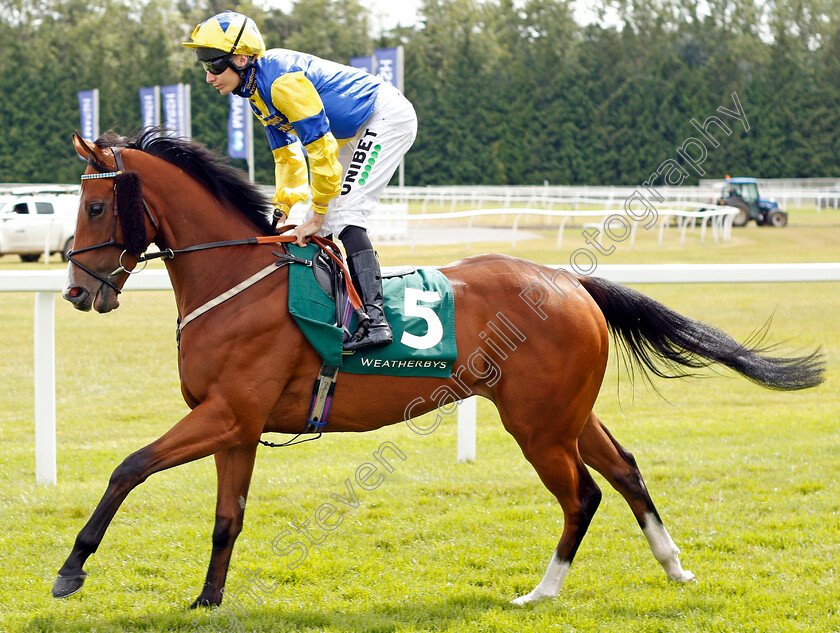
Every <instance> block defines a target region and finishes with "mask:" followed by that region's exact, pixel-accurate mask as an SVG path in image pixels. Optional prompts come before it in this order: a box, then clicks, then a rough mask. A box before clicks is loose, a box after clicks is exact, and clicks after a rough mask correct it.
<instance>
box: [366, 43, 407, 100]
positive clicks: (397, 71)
mask: <svg viewBox="0 0 840 633" xmlns="http://www.w3.org/2000/svg"><path fill="white" fill-rule="evenodd" d="M373 53H374V56H375V57H376V74H377V75H379V76H380V77H381V78H382V81H384V82H385V83H389V84H391V85H392V86H394V87H396V88H399V89H400V90H402V89H403V87H402V47H401V46H397V47H396V48H377V49H376V50H375V51H374V52H373Z"/></svg>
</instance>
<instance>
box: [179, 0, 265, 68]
mask: <svg viewBox="0 0 840 633" xmlns="http://www.w3.org/2000/svg"><path fill="white" fill-rule="evenodd" d="M183 45H184V46H186V47H187V48H192V49H194V50H195V57H196V59H197V60H198V61H199V62H200V63H201V65H202V66H203V67H204V69H205V70H206V71H207V72H209V73H211V74H214V75H218V74H220V73H223V72H224V71H225V70H226V69H228V68H232V69H233V70H234V71H235V72H236V73H237V74H238V75H239V76H240V78H241V79H242V81H243V82H244V81H245V79H246V77H247V75H248V71H249V70H250V69H251V67H252V66H253V65H254V61H253V60H254V59H256V58H258V57H260V56H262V54H263V53H265V42H264V41H263V38H262V35H261V34H260V30H259V29H258V28H257V25H256V24H255V23H254V21H253V20H252V19H251V18H249V17H248V16H245V15H242V14H241V13H236V12H235V11H224V12H223V13H218V14H216V15H214V16H213V17H212V18H210V19H208V20H205V21H204V22H202V23H201V24H199V25H198V26H197V27H195V29H193V32H192V35H191V36H190V41H189V42H183ZM232 55H248V56H249V57H250V58H251V59H249V61H248V63H247V64H246V65H245V66H244V67H242V68H240V67H238V66H236V65H235V64H234V63H233V61H232V60H231V56H232Z"/></svg>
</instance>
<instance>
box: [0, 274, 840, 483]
mask: <svg viewBox="0 0 840 633" xmlns="http://www.w3.org/2000/svg"><path fill="white" fill-rule="evenodd" d="M558 267H559V266H555V268H558ZM596 274H597V275H598V276H599V277H604V278H607V279H610V280H612V281H616V282H619V283H761V282H803V281H811V282H817V281H840V263H822V264H665V265H660V264H656V265H645V264H642V265H603V266H599V267H598V269H597V271H596ZM65 276H66V273H65V271H63V270H40V271H0V292H34V293H35V481H36V482H37V483H39V484H54V483H56V481H57V467H56V439H55V419H56V415H55V293H57V292H60V291H61V290H62V288H63V286H64V281H65ZM171 289H172V285H171V283H170V281H169V277H168V275H167V272H166V271H165V270H147V271H144V272H143V273H142V274H139V275H135V276H132V277H131V278H130V279H129V280H128V282H127V283H126V290H128V291H131V290H170V291H171ZM475 418H476V406H475V398H474V397H473V398H468V399H467V400H464V401H463V402H462V403H461V404H460V406H459V407H458V448H457V460H458V461H459V462H468V461H474V460H475V456H476V430H475Z"/></svg>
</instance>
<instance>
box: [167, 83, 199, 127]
mask: <svg viewBox="0 0 840 633" xmlns="http://www.w3.org/2000/svg"><path fill="white" fill-rule="evenodd" d="M160 96H161V102H162V105H163V124H164V126H165V127H166V130H167V134H168V135H169V136H183V137H187V138H188V137H189V136H191V127H192V125H191V121H190V86H189V84H175V85H173V86H161V89H160Z"/></svg>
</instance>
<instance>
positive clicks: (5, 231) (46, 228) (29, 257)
mask: <svg viewBox="0 0 840 633" xmlns="http://www.w3.org/2000/svg"><path fill="white" fill-rule="evenodd" d="M78 211H79V196H78V195H74V194H66V193H59V194H50V193H32V194H29V193H24V194H10V193H7V194H0V255H9V254H13V255H20V258H21V259H22V260H23V261H25V262H36V261H38V258H39V257H40V256H41V255H42V254H43V253H45V252H48V253H50V254H53V253H61V259H62V260H63V261H67V253H68V252H70V251H71V250H72V249H73V235H74V233H75V231H76V215H77V213H78Z"/></svg>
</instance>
